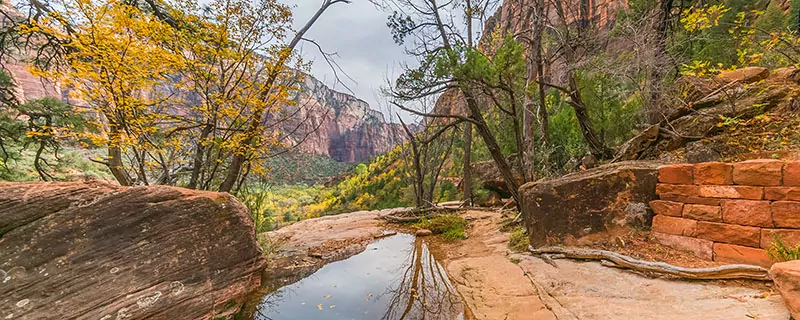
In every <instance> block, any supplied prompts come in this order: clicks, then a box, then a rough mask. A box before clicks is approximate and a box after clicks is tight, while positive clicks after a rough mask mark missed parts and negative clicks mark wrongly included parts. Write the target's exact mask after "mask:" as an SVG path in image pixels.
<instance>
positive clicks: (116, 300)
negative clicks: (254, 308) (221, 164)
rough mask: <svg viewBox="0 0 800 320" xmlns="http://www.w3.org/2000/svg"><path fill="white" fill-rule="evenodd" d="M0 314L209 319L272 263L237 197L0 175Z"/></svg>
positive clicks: (233, 308) (231, 305)
mask: <svg viewBox="0 0 800 320" xmlns="http://www.w3.org/2000/svg"><path fill="white" fill-rule="evenodd" d="M0 257H2V259H0V276H1V277H2V279H3V280H2V284H1V285H0V316H2V317H4V318H6V319H12V318H13V319H76V318H81V319H212V318H216V317H221V316H222V317H224V316H227V315H230V314H232V313H234V312H237V311H238V309H239V308H238V307H239V306H240V304H241V303H242V302H243V301H244V298H245V295H246V294H248V293H249V292H251V291H252V290H254V289H256V288H257V287H258V285H259V283H260V270H261V269H263V267H264V266H265V260H264V258H263V257H262V254H261V249H259V247H258V245H257V244H256V242H255V234H254V230H253V225H252V222H251V220H250V218H249V216H248V213H247V209H246V208H245V207H244V206H243V205H242V204H241V203H240V202H239V201H238V200H236V199H235V198H234V197H233V196H230V195H228V194H220V193H213V192H197V191H190V190H186V189H180V188H173V187H134V188H121V187H118V186H114V185H111V184H107V183H104V182H66V183H0Z"/></svg>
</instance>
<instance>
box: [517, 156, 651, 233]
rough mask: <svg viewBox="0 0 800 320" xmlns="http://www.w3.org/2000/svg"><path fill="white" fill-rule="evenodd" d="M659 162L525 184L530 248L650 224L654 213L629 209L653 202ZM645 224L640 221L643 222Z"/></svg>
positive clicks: (618, 165)
mask: <svg viewBox="0 0 800 320" xmlns="http://www.w3.org/2000/svg"><path fill="white" fill-rule="evenodd" d="M658 166H659V163H654V162H644V161H640V162H621V163H616V164H612V165H606V166H601V167H598V168H595V169H591V170H587V171H584V172H580V173H575V174H571V175H567V176H564V177H561V178H558V179H553V180H549V181H542V182H535V183H528V184H525V185H524V186H523V187H522V188H521V192H520V193H521V194H522V197H523V199H524V200H523V204H524V205H523V212H522V215H523V220H524V221H525V224H526V226H527V229H528V235H529V237H530V240H531V244H533V245H543V244H546V243H547V242H548V240H558V239H561V238H563V237H566V236H568V235H571V236H575V237H581V236H584V235H586V234H590V233H595V232H602V231H605V230H608V229H610V228H615V227H619V226H623V225H639V226H641V227H645V226H647V225H649V224H650V220H651V219H652V214H651V213H647V214H648V215H649V216H644V217H642V216H641V212H640V211H637V212H634V211H631V210H628V209H629V208H630V207H631V206H630V205H631V204H637V203H638V204H642V205H643V206H642V207H643V208H644V209H645V211H649V210H648V208H647V203H649V202H650V201H652V200H655V194H654V191H655V186H656V183H657V180H658V177H657V175H658V170H657V168H658ZM642 220H644V221H642Z"/></svg>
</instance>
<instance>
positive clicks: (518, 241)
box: [508, 226, 530, 252]
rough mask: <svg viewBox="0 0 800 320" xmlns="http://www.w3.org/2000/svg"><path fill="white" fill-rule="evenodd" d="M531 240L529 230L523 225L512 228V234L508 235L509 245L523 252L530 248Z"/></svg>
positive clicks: (514, 249)
mask: <svg viewBox="0 0 800 320" xmlns="http://www.w3.org/2000/svg"><path fill="white" fill-rule="evenodd" d="M529 245H530V241H529V240H528V232H527V231H526V230H525V228H524V227H522V226H517V227H515V228H514V229H512V230H511V235H510V236H509V237H508V247H509V248H510V249H511V250H513V251H516V252H523V251H527V250H528V246H529Z"/></svg>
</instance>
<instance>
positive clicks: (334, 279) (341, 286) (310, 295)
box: [255, 234, 465, 320]
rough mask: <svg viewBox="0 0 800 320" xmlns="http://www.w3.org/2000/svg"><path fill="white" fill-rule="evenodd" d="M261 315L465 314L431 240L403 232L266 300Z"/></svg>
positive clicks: (435, 319)
mask: <svg viewBox="0 0 800 320" xmlns="http://www.w3.org/2000/svg"><path fill="white" fill-rule="evenodd" d="M255 313H256V314H255V318H256V319H264V320H267V319H269V320H278V319H382V320H400V319H408V320H411V319H430V320H450V319H464V318H465V316H464V313H465V310H464V306H463V305H462V303H461V301H460V298H459V296H458V293H457V292H456V290H455V288H454V287H453V285H452V284H451V283H450V279H448V277H447V274H446V272H445V270H444V268H443V267H442V266H441V265H440V264H439V263H438V262H436V259H435V258H434V257H433V255H432V254H431V252H430V250H429V248H428V245H427V244H426V243H425V241H424V240H422V239H415V237H414V236H411V235H407V234H398V235H395V236H392V237H389V238H386V239H382V240H380V241H377V242H375V243H372V244H370V245H369V246H368V247H367V249H366V250H365V251H364V252H362V253H360V254H358V255H355V256H353V257H351V258H348V259H346V260H343V261H339V262H334V263H331V264H328V265H326V266H324V267H322V268H321V269H320V270H318V271H317V272H315V273H314V274H313V275H311V276H309V277H307V278H305V279H302V280H300V281H298V282H296V283H294V284H292V285H288V286H285V287H282V288H280V289H278V290H277V291H275V292H272V293H270V294H268V295H266V296H264V298H263V299H262V300H261V303H260V305H259V307H258V310H257V311H256V312H255Z"/></svg>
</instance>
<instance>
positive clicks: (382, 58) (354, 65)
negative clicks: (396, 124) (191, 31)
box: [285, 0, 410, 119]
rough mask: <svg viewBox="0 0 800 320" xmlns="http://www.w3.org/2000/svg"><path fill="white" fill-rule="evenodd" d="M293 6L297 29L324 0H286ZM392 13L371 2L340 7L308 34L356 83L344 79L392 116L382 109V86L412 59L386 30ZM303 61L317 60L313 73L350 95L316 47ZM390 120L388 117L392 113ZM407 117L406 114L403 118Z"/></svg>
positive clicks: (304, 48)
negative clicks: (333, 54) (333, 55)
mask: <svg viewBox="0 0 800 320" xmlns="http://www.w3.org/2000/svg"><path fill="white" fill-rule="evenodd" d="M285 3H286V4H288V5H290V6H293V12H294V23H295V29H299V28H300V27H302V25H303V24H305V23H306V21H308V19H309V18H310V17H311V16H312V15H313V14H314V13H315V12H316V11H317V9H319V6H320V5H321V3H322V1H321V0H291V1H290V0H286V1H285ZM387 17H388V13H387V12H384V11H382V10H381V9H380V8H377V7H375V6H374V5H373V4H371V3H369V1H366V0H354V1H353V2H352V3H350V4H344V3H339V4H336V5H334V6H332V7H330V8H328V10H327V11H326V12H325V13H324V14H323V15H322V16H321V17H320V18H319V20H317V22H316V23H315V24H314V25H313V26H312V27H311V29H310V30H309V31H308V33H307V34H306V38H309V39H313V40H314V41H316V42H317V43H319V45H320V46H321V47H322V49H323V50H325V51H326V52H336V53H337V54H338V57H336V62H337V63H338V64H339V66H340V67H341V68H342V70H343V71H344V72H346V73H347V74H348V75H349V76H350V77H351V78H352V79H353V80H354V81H355V82H353V81H350V80H347V79H344V78H343V79H342V80H343V82H344V83H345V84H346V85H347V87H349V88H350V89H351V90H352V91H353V93H354V94H355V96H356V97H358V98H360V99H362V100H364V101H367V102H368V103H369V104H370V106H371V107H372V108H373V109H376V110H380V111H382V112H384V114H386V113H387V110H381V109H385V108H381V107H380V104H381V103H380V99H379V96H380V92H379V90H380V88H381V87H384V86H386V79H387V78H388V79H395V78H396V77H397V75H398V74H399V71H400V67H399V65H400V63H402V62H404V61H410V59H409V58H408V57H407V56H406V55H405V54H404V53H403V48H402V47H400V46H398V45H397V44H395V43H394V41H393V40H392V35H391V33H390V31H389V28H388V27H387V26H386V21H387ZM301 50H302V54H303V57H304V58H305V59H307V60H312V61H314V63H313V65H312V69H311V73H312V75H314V77H316V78H317V79H319V80H321V81H323V82H325V83H326V84H327V85H329V86H330V87H332V88H334V89H336V90H339V91H343V92H347V89H346V88H344V87H343V86H342V85H336V81H335V77H334V73H333V71H332V70H331V68H330V67H329V66H328V65H327V63H326V62H325V60H324V58H323V57H322V54H321V53H320V52H319V51H318V49H317V48H316V47H315V46H314V45H311V44H308V43H305V44H302V47H301ZM387 116H388V114H387ZM405 118H406V116H404V119H405Z"/></svg>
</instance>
